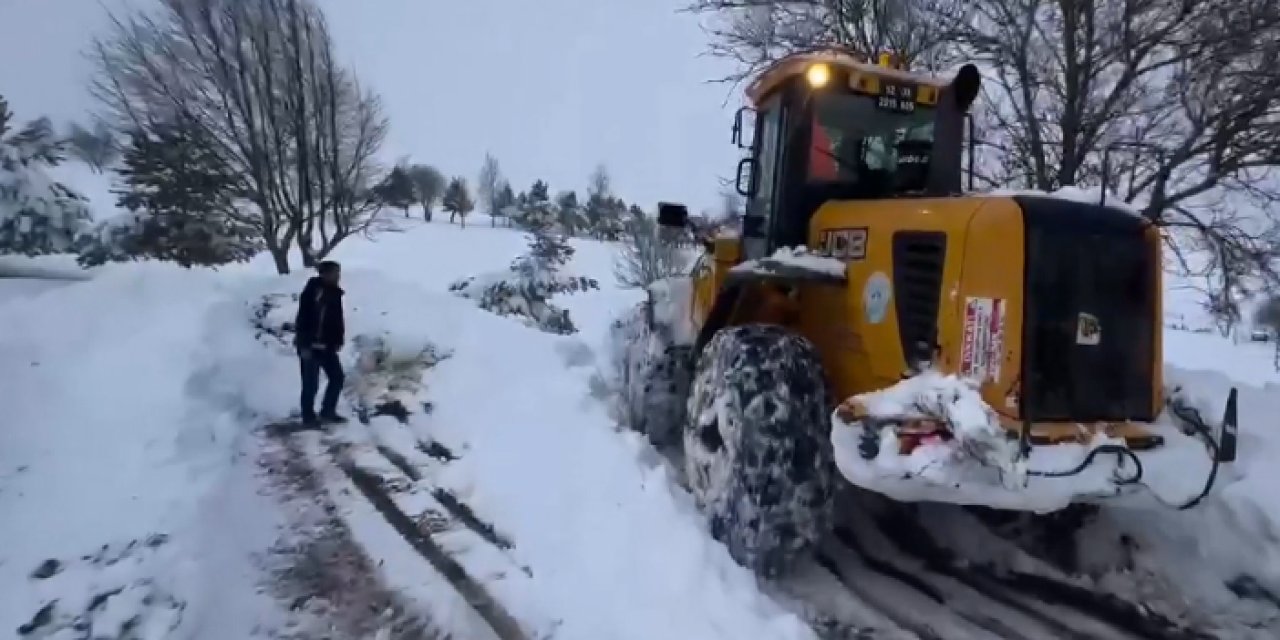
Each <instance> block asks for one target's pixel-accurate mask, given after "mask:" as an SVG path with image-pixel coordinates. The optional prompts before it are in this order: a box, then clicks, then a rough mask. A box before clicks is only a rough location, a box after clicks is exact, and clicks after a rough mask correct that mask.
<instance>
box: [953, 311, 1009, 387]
mask: <svg viewBox="0 0 1280 640" xmlns="http://www.w3.org/2000/svg"><path fill="white" fill-rule="evenodd" d="M1004 316H1005V301H1004V300H1002V299H1000V298H965V305H964V334H963V336H962V340H961V345H960V375H961V376H964V377H966V378H974V379H977V380H979V381H982V382H986V381H987V380H993V381H994V380H998V379H999V378H1000V364H1001V362H1002V361H1003V360H1004Z"/></svg>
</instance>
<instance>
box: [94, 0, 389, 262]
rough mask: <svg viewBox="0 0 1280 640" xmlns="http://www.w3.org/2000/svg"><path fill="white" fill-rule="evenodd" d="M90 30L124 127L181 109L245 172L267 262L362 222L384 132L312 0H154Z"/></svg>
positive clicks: (366, 227) (318, 247)
mask: <svg viewBox="0 0 1280 640" xmlns="http://www.w3.org/2000/svg"><path fill="white" fill-rule="evenodd" d="M112 23H113V28H112V30H111V32H110V34H109V35H108V36H107V37H105V38H100V39H97V40H95V42H94V45H93V47H92V56H93V58H94V61H95V62H96V66H97V74H96V76H95V78H94V81H93V84H92V90H93V93H94V95H95V96H96V97H97V98H98V99H99V100H100V101H101V102H102V103H103V104H104V105H105V106H106V107H107V109H108V112H109V115H110V116H111V117H113V118H114V119H116V120H118V121H119V122H120V123H121V124H122V125H124V126H125V128H129V129H140V130H144V131H146V130H150V129H151V128H153V127H155V126H158V125H161V124H164V123H168V122H172V121H175V120H177V119H182V120H183V121H185V122H189V123H192V124H193V125H194V126H197V127H199V128H200V129H202V130H203V132H204V133H205V134H206V137H207V138H208V139H210V140H211V141H212V144H213V145H214V147H215V151H216V153H217V154H218V155H219V157H220V159H221V160H222V161H223V162H224V163H225V164H226V166H228V167H230V168H231V169H232V170H233V171H235V173H236V174H237V175H239V176H240V177H241V179H242V180H243V182H244V184H243V185H239V188H240V189H241V190H242V191H243V192H244V193H247V194H249V195H250V199H251V200H252V202H253V204H254V205H255V206H254V208H253V209H254V210H251V211H248V212H246V213H245V214H244V215H245V218H244V219H243V220H241V221H240V222H243V223H245V224H249V225H252V226H253V227H254V228H256V229H257V230H258V232H259V233H261V235H262V238H263V241H264V245H265V246H266V247H267V249H268V250H269V251H270V252H271V254H272V256H273V257H274V259H275V264H276V268H277V270H279V271H280V272H281V273H287V272H288V271H289V263H288V252H289V249H290V247H291V246H293V245H294V244H296V245H297V246H298V248H299V250H300V251H301V253H302V256H303V261H304V264H306V265H311V264H313V263H315V262H316V261H318V260H320V259H322V258H324V257H325V256H326V255H327V254H328V253H329V252H330V251H332V250H333V248H334V247H335V246H336V245H337V244H338V243H339V242H341V241H342V240H343V239H345V238H347V237H349V236H351V235H352V234H356V233H362V232H364V233H368V232H369V231H370V225H371V224H372V223H373V222H374V221H375V218H376V216H377V212H378V206H377V202H376V199H374V198H371V197H369V190H370V187H371V186H372V185H373V184H375V183H376V182H377V181H378V177H379V176H378V174H379V173H380V172H381V168H380V167H378V166H377V165H376V163H375V160H374V158H375V156H376V154H377V152H378V150H379V148H380V147H381V145H382V143H383V141H384V139H385V137H386V134H387V121H386V119H385V118H384V117H383V115H382V112H381V106H380V104H379V100H378V98H377V97H376V96H375V95H373V94H372V93H370V92H367V91H364V90H362V89H361V88H360V86H359V84H358V83H357V82H356V80H355V78H354V76H353V75H352V73H351V72H350V71H349V70H346V69H344V68H342V67H340V66H339V65H338V63H337V62H336V61H335V59H334V50H333V43H332V40H331V37H330V34H329V30H328V27H327V25H326V23H325V20H324V16H323V14H322V12H321V10H320V9H319V8H318V7H317V6H316V5H315V4H314V3H313V2H312V1H311V0H161V3H160V6H159V7H158V9H157V10H155V11H152V12H145V11H144V12H136V13H131V14H129V15H126V16H124V17H120V16H112Z"/></svg>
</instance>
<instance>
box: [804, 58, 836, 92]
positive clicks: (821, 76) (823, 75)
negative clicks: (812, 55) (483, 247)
mask: <svg viewBox="0 0 1280 640" xmlns="http://www.w3.org/2000/svg"><path fill="white" fill-rule="evenodd" d="M804 75H805V78H806V79H807V80H808V81H809V86H810V87H813V88H814V89H821V88H822V87H825V86H827V83H828V82H831V67H830V66H828V65H827V64H825V63H822V62H819V63H817V64H814V65H811V66H810V67H809V70H808V71H806V72H805V74H804Z"/></svg>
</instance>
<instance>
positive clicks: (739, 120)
mask: <svg viewBox="0 0 1280 640" xmlns="http://www.w3.org/2000/svg"><path fill="white" fill-rule="evenodd" d="M746 113H750V114H751V115H752V116H755V113H756V111H755V109H752V108H751V107H739V108H738V111H737V112H736V113H734V114H733V144H736V145H738V148H739V149H750V148H751V143H752V142H754V138H755V135H754V133H755V130H756V127H755V124H756V123H755V118H754V117H752V118H751V121H750V122H747V120H746V119H745V118H743V117H742V116H743V114H746ZM748 131H750V132H751V133H752V134H753V135H751V136H750V138H748V137H747V136H745V135H743V134H744V133H746V132H748Z"/></svg>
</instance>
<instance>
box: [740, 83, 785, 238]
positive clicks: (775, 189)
mask: <svg viewBox="0 0 1280 640" xmlns="http://www.w3.org/2000/svg"><path fill="white" fill-rule="evenodd" d="M786 112H787V108H786V105H785V104H784V102H783V100H782V97H781V94H778V95H774V96H773V97H771V98H769V99H768V100H766V101H765V102H764V103H763V104H762V105H761V106H760V107H759V108H758V109H757V111H756V136H755V140H754V144H753V145H752V146H753V147H754V151H755V153H754V159H755V164H754V167H755V168H754V170H753V172H752V174H753V175H752V176H751V182H753V183H754V184H753V187H754V190H753V192H752V193H749V194H747V195H748V200H747V205H746V211H745V212H744V215H743V218H742V258H743V259H746V260H752V259H755V258H763V257H765V256H767V255H769V253H770V252H771V251H772V250H773V246H772V242H771V236H772V235H773V234H772V230H773V227H774V225H775V222H776V220H775V219H776V217H777V211H778V202H779V199H780V198H779V196H780V194H781V191H782V190H781V188H780V182H781V180H780V179H779V178H780V174H781V167H782V164H783V163H782V155H783V151H784V145H783V144H782V141H783V130H784V125H785V123H786V115H787V114H786Z"/></svg>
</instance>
